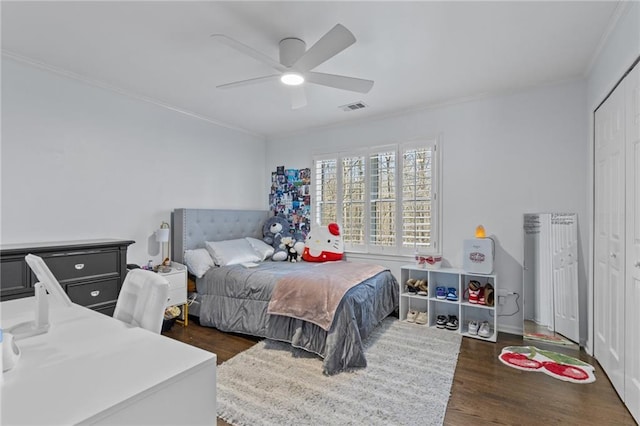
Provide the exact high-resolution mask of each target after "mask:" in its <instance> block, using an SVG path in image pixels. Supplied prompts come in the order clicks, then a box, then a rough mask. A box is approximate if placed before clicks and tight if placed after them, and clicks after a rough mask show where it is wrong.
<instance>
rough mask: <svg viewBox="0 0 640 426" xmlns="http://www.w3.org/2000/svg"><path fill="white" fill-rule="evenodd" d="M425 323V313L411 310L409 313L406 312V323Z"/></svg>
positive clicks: (426, 318)
mask: <svg viewBox="0 0 640 426" xmlns="http://www.w3.org/2000/svg"><path fill="white" fill-rule="evenodd" d="M427 321H428V317H427V313H426V312H419V311H416V310H413V309H410V310H409V312H407V322H413V323H416V324H420V325H424V324H426V323H427Z"/></svg>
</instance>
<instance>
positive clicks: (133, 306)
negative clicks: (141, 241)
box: [113, 269, 169, 333]
mask: <svg viewBox="0 0 640 426" xmlns="http://www.w3.org/2000/svg"><path fill="white" fill-rule="evenodd" d="M168 296H169V281H167V280H166V279H165V278H164V277H162V276H161V275H158V274H156V273H154V272H151V271H145V270H143V269H134V270H132V271H129V273H128V274H127V276H126V278H125V280H124V283H123V284H122V290H120V295H119V296H118V301H117V302H116V309H115V311H114V312H113V317H114V318H116V319H119V320H120V321H123V322H126V323H127V324H131V325H133V326H136V327H142V328H144V329H146V330H149V331H152V332H154V333H160V331H161V330H162V320H163V318H164V310H165V308H166V305H167V298H168Z"/></svg>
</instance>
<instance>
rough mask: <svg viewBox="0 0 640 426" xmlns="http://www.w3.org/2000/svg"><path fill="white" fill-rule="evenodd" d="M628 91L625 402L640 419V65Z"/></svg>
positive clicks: (629, 77) (630, 78)
mask: <svg viewBox="0 0 640 426" xmlns="http://www.w3.org/2000/svg"><path fill="white" fill-rule="evenodd" d="M625 92H626V110H625V112H626V122H627V127H626V154H627V155H626V157H627V164H626V186H627V191H626V192H627V196H626V198H627V202H626V206H627V208H626V219H627V221H626V227H627V230H626V235H627V244H626V252H627V256H626V284H627V291H626V297H625V300H626V310H625V311H626V321H625V326H626V354H625V360H626V362H625V391H624V394H625V398H624V399H625V402H626V404H627V407H628V408H629V411H630V412H631V414H632V415H633V416H634V417H635V419H636V420H637V421H640V309H639V308H638V304H639V303H640V171H639V170H640V168H639V166H640V66H638V65H636V67H635V68H634V69H633V71H631V73H630V74H629V75H627V77H626V78H625Z"/></svg>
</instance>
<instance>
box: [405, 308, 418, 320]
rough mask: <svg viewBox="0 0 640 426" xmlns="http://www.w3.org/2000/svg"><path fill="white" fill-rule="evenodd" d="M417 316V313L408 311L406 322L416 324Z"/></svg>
mask: <svg viewBox="0 0 640 426" xmlns="http://www.w3.org/2000/svg"><path fill="white" fill-rule="evenodd" d="M417 316H418V311H413V310H411V311H409V312H407V322H416V317H417Z"/></svg>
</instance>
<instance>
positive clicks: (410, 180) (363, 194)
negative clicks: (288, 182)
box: [312, 140, 440, 254]
mask: <svg viewBox="0 0 640 426" xmlns="http://www.w3.org/2000/svg"><path fill="white" fill-rule="evenodd" d="M436 146H437V144H436V140H429V141H414V142H411V143H406V144H401V145H390V146H384V147H377V148H370V149H367V150H362V151H357V152H349V153H340V154H335V155H325V156H322V157H317V158H316V159H315V160H314V170H315V174H314V176H313V178H314V181H313V182H312V185H313V186H314V189H315V191H314V199H313V215H314V218H315V221H316V222H318V223H320V224H323V225H326V224H328V223H330V222H338V223H339V224H340V225H341V228H342V235H343V239H344V243H345V248H346V249H347V250H349V251H361V252H369V253H384V254H413V252H414V251H416V250H417V251H419V252H420V253H429V252H431V253H433V252H436V251H437V250H438V247H439V243H438V238H439V232H438V229H439V227H438V212H439V210H440V209H439V204H438V203H439V201H438V199H439V198H438V196H437V195H438V194H437V192H438V191H437V188H438V161H437V160H438V156H437V153H438V151H437V149H436Z"/></svg>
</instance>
